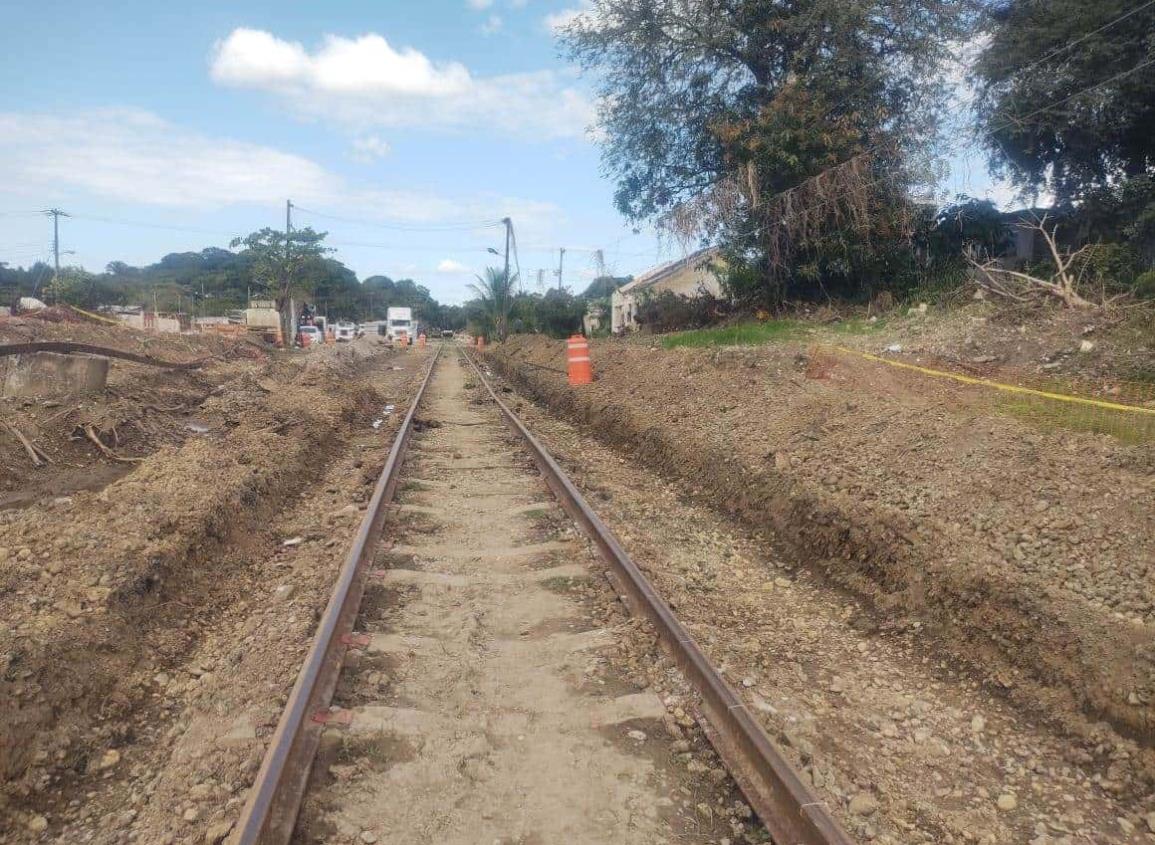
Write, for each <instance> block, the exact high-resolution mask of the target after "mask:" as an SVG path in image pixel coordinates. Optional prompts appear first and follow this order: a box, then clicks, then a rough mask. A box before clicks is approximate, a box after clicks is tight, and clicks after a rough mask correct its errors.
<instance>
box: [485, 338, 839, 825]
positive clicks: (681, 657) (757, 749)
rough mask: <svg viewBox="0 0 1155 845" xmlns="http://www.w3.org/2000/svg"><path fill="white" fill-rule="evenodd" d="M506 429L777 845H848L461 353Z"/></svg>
mask: <svg viewBox="0 0 1155 845" xmlns="http://www.w3.org/2000/svg"><path fill="white" fill-rule="evenodd" d="M465 357H466V359H467V360H468V361H469V363H470V364H472V365H473V368H474V370H475V371H476V372H477V377H478V378H479V379H480V380H481V383H482V384H483V385H485V388H486V390H488V391H489V395H490V396H491V397H492V398H493V401H494V402H496V403H497V407H498V408H500V409H501V413H502V415H503V416H504V417H505V419H506V421H507V422H508V423H509V425H510V426H511V427H512V428H513V429H514V430H515V431H516V432H517V434H518V435H520V437H521V439H522V440H523V441H525V444H526V445H527V446H528V447H529V450H530V452H531V453H532V454H533V458H534V461H535V462H536V463H537V465H538V467H539V468H540V469H541V472H542V474H543V475H544V476H545V480H546V483H547V484H549V486H550V488H551V489H552V490H553V491H554V494H555V495H556V496H557V497H558V500H559V501H560V502H561V504H562V506H563V507H564V508H565V509H566V511H567V512H568V513H569V515H570V516H571V517H572V518H573V519H574V521H575V522H577V523H578V525H580V526H581V527H582V530H583V531H585V533H586V536H587V537H589V539H590V540H592V541H593V543H594V545H596V546H597V547H598V549H599V551H600V552H601V554H602V557H603V558H605V560H606V562H608V563H609V564H610V565H611V566H612V567H613V569H612V574H613V578H614V581H615V583H616V585H617V586H619V587H620V588H621V589H622V590H624V592H625V594H626V596H627V597H628V598H629V602H630V606H631V609H632V610H633V612H634V614H635V615H641V616H644V617H646V618H647V619H649V620H650V622H652V623H653V625H654V628H655V630H656V631H657V633H658V636H659V637H660V639H661V642H662V644H663V645H664V646H665V648H666V649H667V650H668V651H669V653H670V655H671V656H672V657H673V659H674V661H675V662H676V663H677V664H678V668H679V669H680V670H681V671H682V674H683V675H684V676H685V678H686V680H688V681H689V682H690V684H691V685H692V686H693V687H694V689H695V690H696V691H697V693H698V695H700V696H701V704H700V709H701V712H702V716H703V717H704V719H703V720H700V721H701V723H702V727H703V729H704V731H705V733H706V735H707V737H709V739H710V742H711V743H712V744H713V746H714V747H715V749H717V751H718V753H719V755H721V757H722V759H723V760H724V761H725V763H726V766H727V768H728V769H729V771H730V774H731V775H732V776H733V777H734V780H735V781H736V782H737V783H738V786H739V787H740V788H741V790H742V792H743V793H744V794H745V796H746V798H747V799H748V800H749V802H750V806H751V807H753V808H754V810H755V812H757V813H758V816H759V818H760V819H761V820H762V823H763V824H764V825H765V826H766V830H767V831H769V833H770V835H771V837H773V839H774V841H775V842H776V843H778V845H852V842H853V840H851V839H850V837H849V836H848V835H847V834H846V832H845V831H843V830H842V828H841V827H840V826H839V825H838V823H837V822H836V821H835V820H834V817H833V816H832V815H831V813H830V810H829V808H828V807H827V806H826V804H825V802H823V801H822V800H821V799H820V798H819V797H818V795H817V794H816V793H814V792H813V790H811V789H810V787H808V786H807V785H806V784H805V783H804V782H803V781H802V779H801V777H800V776H799V775H798V773H797V772H796V771H795V770H794V768H793V767H792V766H791V765H790V763H789V762H788V761H787V760H786V758H784V757H783V756H782V754H781V753H780V752H779V751H778V750H777V749H776V748H775V747H774V745H773V743H772V742H771V741H770V738H769V737H768V736H767V735H766V732H765V731H764V730H763V729H762V726H761V725H759V724H758V722H757V720H756V719H755V718H754V717H753V716H752V715H751V713H750V711H749V710H748V709H747V708H746V705H745V704H743V703H742V699H741V698H740V697H739V696H738V694H737V693H736V692H735V691H734V689H733V687H731V686H730V685H729V684H728V683H726V681H725V679H724V678H723V677H722V676H721V675H720V674H719V673H718V670H717V669H715V668H714V667H713V665H712V664H711V663H710V661H709V660H708V659H707V658H706V655H705V654H703V653H702V650H701V648H699V646H698V644H697V643H696V642H695V641H694V638H693V637H692V636H691V635H690V632H689V631H687V630H686V628H685V627H684V626H683V625H682V623H681V622H679V621H678V619H677V617H676V616H675V615H674V612H673V611H672V610H671V609H670V606H669V605H668V604H666V602H665V601H663V599H662V598H661V597H660V596H659V595H658V594H657V592H656V591H655V590H654V588H653V586H652V585H651V584H650V582H649V580H648V579H647V578H646V576H645V575H644V574H643V573H642V571H641V570H640V569H639V568H638V565H637V564H636V563H634V562H633V560H631V559H630V556H629V555H628V554H626V551H625V550H624V549H623V548H622V547H621V545H620V544H619V543H618V541H617V539H616V538H615V537H614V535H613V533H612V532H611V531H610V529H609V528H608V527H607V526H606V524H605V523H604V522H602V521H601V519H600V518H599V517H598V515H597V514H596V513H594V512H593V510H592V509H591V508H590V506H589V504H588V503H587V502H586V500H585V497H583V496H582V494H581V493H580V492H579V491H578V489H577V488H576V487H575V486H574V485H573V482H571V481H570V480H569V478H568V477H567V476H566V474H565V472H563V471H562V469H561V467H559V466H558V465H557V462H556V461H554V459H553V458H552V457H550V454H549V452H547V451H546V449H545V447H544V446H542V445H541V443H539V442H538V440H537V439H536V438H535V437H534V436H533V435H532V434H530V432H529V429H527V428H526V427H525V425H523V424H522V422H521V420H519V419H518V418H517V416H516V415H515V414H514V413H513V411H511V410H510V409H509V407H508V406H507V405H506V404H505V403H504V402H502V401H501V399H500V398H499V397H498V395H497V392H496V391H495V390H494V389H493V386H492V385H491V384H490V383H489V381H488V379H486V378H485V375H484V373H482V371H481V368H480V367H479V366H478V365H477V362H476V361H474V360H473V358H472V357H471V356H470V355H468V354H466V356H465Z"/></svg>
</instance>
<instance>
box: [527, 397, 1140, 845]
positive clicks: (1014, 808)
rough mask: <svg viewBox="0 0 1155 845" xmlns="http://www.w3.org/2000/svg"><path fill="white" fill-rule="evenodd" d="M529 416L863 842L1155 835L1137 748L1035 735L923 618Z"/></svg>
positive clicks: (621, 457) (1066, 841)
mask: <svg viewBox="0 0 1155 845" xmlns="http://www.w3.org/2000/svg"><path fill="white" fill-rule="evenodd" d="M514 404H515V407H516V408H517V410H518V413H519V414H520V415H521V416H522V419H523V420H524V421H526V422H527V424H529V425H530V427H531V429H532V430H533V431H534V433H535V435H537V436H538V437H539V438H541V439H542V440H543V441H544V442H545V443H546V445H547V446H548V447H549V448H550V449H551V451H552V452H553V454H554V456H555V457H556V458H558V459H559V461H560V462H561V463H562V464H563V466H564V467H565V469H566V471H567V472H568V473H570V475H571V477H572V478H574V480H575V482H576V483H577V484H578V486H579V487H580V488H581V489H582V490H583V492H585V494H586V495H587V497H588V498H589V499H590V501H591V503H592V504H593V506H594V507H595V508H596V509H597V511H598V513H599V515H601V516H602V518H603V519H605V520H606V521H607V522H608V523H609V525H610V527H611V528H612V529H613V530H614V532H615V533H616V534H617V536H618V538H619V540H620V541H621V542H622V543H623V545H624V546H625V548H626V549H627V551H628V552H629V553H630V554H631V556H632V557H633V558H634V560H635V561H637V562H638V564H639V565H640V566H641V567H642V568H643V570H644V571H645V572H646V574H647V576H648V577H649V578H650V579H651V581H652V582H653V583H654V584H655V586H656V587H657V589H658V591H659V593H660V594H661V595H662V596H663V597H664V598H665V599H666V600H667V601H668V602H670V604H671V605H672V606H673V607H674V609H675V611H676V612H677V613H678V615H679V617H680V618H681V619H682V621H683V622H684V623H686V624H687V626H688V627H689V628H690V630H691V631H692V633H693V634H694V636H695V638H696V639H697V640H698V641H699V643H700V644H701V645H702V646H703V648H704V650H705V651H706V653H707V654H708V656H709V657H710V658H711V660H712V661H713V662H714V664H715V665H717V666H719V667H720V668H721V669H722V671H723V672H724V673H725V674H726V675H727V677H728V679H729V680H730V682H731V683H732V684H733V685H734V687H735V688H736V689H738V690H739V692H740V693H741V694H742V696H743V697H744V699H745V700H746V703H747V704H748V706H750V708H751V711H752V712H753V713H755V714H756V715H757V717H758V718H759V720H760V721H761V722H762V724H763V725H764V726H765V727H766V729H767V731H768V733H769V734H770V736H771V737H772V739H773V740H774V741H775V742H776V744H777V745H778V746H779V748H780V749H782V750H783V751H784V753H785V754H786V755H787V757H788V758H790V759H791V761H792V762H793V763H794V765H795V766H796V767H797V768H798V769H799V770H800V771H801V772H802V773H803V776H804V777H805V778H806V779H807V780H808V781H809V782H810V783H811V784H812V785H813V786H814V787H815V789H816V790H817V791H818V793H819V795H820V796H821V797H822V798H823V799H824V800H826V801H827V802H828V803H829V806H830V807H831V808H832V809H833V811H834V812H835V814H836V816H837V817H838V818H839V820H840V821H841V822H842V824H843V825H844V826H845V828H846V829H847V830H848V831H849V832H850V833H851V834H852V836H853V837H854V838H855V839H856V840H858V841H860V842H864V843H865V842H876V843H890V844H891V845H898V843H903V845H907V843H988V845H995V843H999V845H1001V843H1011V842H1021V843H1031V845H1075V843H1088V842H1094V843H1140V842H1150V841H1152V840H1153V839H1155V812H1153V811H1155V800H1153V798H1152V797H1151V796H1141V797H1136V796H1135V795H1134V792H1133V791H1132V789H1130V785H1128V784H1126V783H1125V777H1126V775H1125V772H1126V769H1127V761H1128V759H1129V758H1130V756H1131V755H1132V754H1133V753H1134V749H1133V747H1132V746H1131V744H1130V743H1128V742H1127V741H1124V740H1120V739H1118V738H1115V739H1114V740H1106V739H1104V740H1102V741H1098V742H1096V741H1072V740H1071V739H1070V738H1069V737H1066V736H1064V735H1061V734H1056V733H1055V732H1054V731H1052V730H1049V729H1047V728H1046V727H1043V726H1040V725H1038V724H1036V723H1034V722H1033V721H1032V720H1031V719H1029V718H1026V717H1025V716H1024V714H1023V713H1022V712H1021V710H1020V709H1019V708H1017V707H1015V706H1013V705H1012V704H1011V703H1010V702H1007V701H1006V700H1005V699H1004V697H1003V696H1002V695H1000V694H999V693H998V692H997V691H996V690H993V689H991V688H990V687H988V686H985V685H983V684H982V683H980V682H979V680H978V679H977V678H975V677H974V675H972V674H971V673H970V672H968V671H966V670H965V669H964V668H963V667H962V666H960V664H959V661H958V660H957V659H956V658H955V657H954V656H953V655H952V654H951V653H950V652H949V651H948V650H947V649H946V648H944V647H943V646H942V644H941V643H939V642H938V641H937V640H936V638H934V637H933V636H929V635H928V632H927V631H926V630H925V627H924V625H923V624H922V623H921V622H920V620H919V619H918V618H917V617H916V616H915V615H913V614H903V615H894V614H891V615H880V614H878V613H877V611H876V609H875V608H874V607H873V606H872V605H871V603H869V602H867V601H864V600H861V599H859V598H856V597H854V596H851V595H848V594H847V593H846V592H845V591H843V590H841V589H839V588H837V587H833V586H831V585H830V584H828V583H825V581H824V579H822V578H820V577H817V576H816V575H815V574H814V573H813V572H811V571H810V570H809V569H807V568H806V567H805V566H804V565H801V563H800V562H799V561H797V560H796V559H794V558H793V557H792V556H791V555H789V554H788V552H787V548H788V547H784V548H780V547H779V544H778V543H777V542H776V540H775V537H774V536H773V535H772V534H769V533H767V532H763V531H756V530H750V529H749V528H747V527H744V526H742V525H740V524H738V523H737V522H735V521H734V520H732V519H729V518H727V517H724V516H721V515H720V514H719V513H718V512H717V511H716V510H715V509H713V508H710V507H708V506H706V505H703V504H701V503H697V502H694V501H693V500H692V497H690V496H687V495H686V491H685V488H684V487H683V486H682V485H680V484H677V483H672V482H670V481H668V480H666V479H663V478H661V477H659V476H658V475H656V474H655V473H653V472H652V471H650V470H648V469H646V468H644V467H641V466H638V464H637V461H636V460H634V459H633V458H632V457H631V456H630V455H629V454H628V453H627V452H625V451H624V450H617V449H613V448H609V447H607V446H605V445H601V444H598V443H594V442H591V441H590V439H589V437H588V436H587V434H586V433H585V432H583V431H581V430H579V429H577V428H575V427H573V426H571V425H569V424H568V423H565V422H562V421H560V420H558V419H557V418H556V417H555V416H553V415H552V414H550V413H549V412H548V411H545V410H543V409H542V408H540V407H538V406H535V405H533V404H531V403H530V402H528V401H521V400H518V399H514ZM742 835H744V834H741V835H737V836H736V837H735V840H734V841H736V842H737V841H743V840H742V838H741V836H742Z"/></svg>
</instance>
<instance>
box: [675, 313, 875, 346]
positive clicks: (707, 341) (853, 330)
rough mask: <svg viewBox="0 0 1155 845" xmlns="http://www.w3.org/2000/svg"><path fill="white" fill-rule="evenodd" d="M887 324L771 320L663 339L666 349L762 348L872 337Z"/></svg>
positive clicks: (681, 334) (679, 334)
mask: <svg viewBox="0 0 1155 845" xmlns="http://www.w3.org/2000/svg"><path fill="white" fill-rule="evenodd" d="M885 325H886V321H885V320H875V321H874V322H870V321H869V320H864V319H861V318H858V317H855V318H854V319H851V320H839V321H838V322H837V323H829V324H827V325H818V324H815V323H807V322H805V321H803V320H790V319H786V320H768V321H766V322H765V323H757V322H750V323H739V324H738V325H736V326H723V327H721V328H716V329H696V330H694V331H689V332H678V333H677V334H669V335H666V336H664V337H663V338H662V346H663V348H665V349H677V348H678V347H710V346H761V345H762V344H764V343H781V342H784V341H791V340H799V339H800V338H802V337H804V336H806V335H808V334H809V335H816V334H817V335H821V334H823V333H830V334H833V335H838V336H843V337H849V336H854V335H866V334H873V333H874V332H877V331H879V330H881V329H882V328H883V327H884V326H885Z"/></svg>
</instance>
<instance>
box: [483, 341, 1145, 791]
mask: <svg viewBox="0 0 1155 845" xmlns="http://www.w3.org/2000/svg"><path fill="white" fill-rule="evenodd" d="M592 355H593V359H594V365H595V372H596V373H597V375H598V381H597V383H595V384H594V385H592V386H590V387H589V388H584V389H582V390H580V391H576V390H573V389H571V388H569V387H568V386H567V385H566V384H565V379H564V376H561V375H560V374H557V373H555V372H551V370H550V369H545V368H555V369H564V344H560V343H557V342H551V341H546V340H542V339H526V338H517V339H514V340H511V341H510V342H508V343H507V344H505V345H504V346H503V347H501V348H499V349H497V350H496V351H492V352H491V353H490V354H489V356H488V360H489V361H490V362H491V363H492V364H493V365H494V366H495V367H496V368H498V369H499V370H501V371H502V372H503V373H505V374H506V375H508V376H509V377H510V378H511V379H512V380H513V381H514V382H515V383H516V384H517V386H518V387H519V388H520V389H522V390H524V391H525V392H526V395H528V396H530V397H532V398H534V399H535V400H537V401H540V402H542V403H543V404H545V405H547V406H549V407H550V408H551V409H553V410H555V411H558V412H561V413H562V414H563V415H565V416H567V417H568V418H570V419H572V420H574V421H577V422H578V423H580V424H581V425H582V426H583V428H584V430H586V431H587V432H592V433H594V434H596V435H597V436H598V437H599V438H600V439H602V440H603V441H604V442H607V443H613V444H615V445H616V446H618V447H620V448H622V450H623V452H624V453H625V454H627V455H629V457H630V460H631V461H632V462H633V463H635V464H641V465H645V466H649V467H652V468H654V469H656V470H658V471H660V472H661V473H663V474H664V475H665V476H666V477H667V478H669V479H671V480H674V481H676V482H677V483H678V484H679V485H680V486H681V488H682V489H684V490H685V491H687V492H688V493H690V494H692V495H695V496H697V497H699V498H700V499H701V500H702V501H706V502H709V503H710V504H711V505H713V506H715V507H717V508H718V509H720V510H721V511H723V512H725V513H727V514H729V515H731V516H734V517H737V518H739V519H741V520H743V521H744V523H745V524H747V525H749V526H752V527H754V528H756V529H758V530H768V531H771V532H772V533H773V536H774V540H775V542H776V543H777V544H778V546H779V548H781V549H782V553H783V555H784V556H785V557H786V558H787V559H788V560H792V561H794V562H797V563H798V564H800V565H805V566H806V567H807V568H808V569H809V571H811V572H812V573H814V575H816V576H817V577H819V578H820V579H821V580H822V581H823V582H825V583H828V584H831V585H837V586H839V587H842V588H847V589H849V590H851V591H852V592H853V593H855V594H857V595H858V596H860V597H862V598H864V599H866V600H868V601H869V602H870V604H871V606H872V607H873V609H874V614H875V618H876V620H877V624H879V625H883V626H886V627H888V628H900V629H901V628H907V627H909V626H911V625H913V624H915V623H916V622H917V623H918V625H919V626H920V627H919V631H920V633H919V636H920V637H924V638H929V639H931V640H933V641H935V642H938V643H941V644H942V645H943V646H944V648H946V649H947V650H948V652H949V653H950V654H951V655H952V657H953V659H954V660H956V661H958V664H959V668H960V669H965V670H966V672H968V673H973V677H974V678H976V679H977V680H978V682H980V683H981V685H982V687H983V689H985V690H988V691H990V692H991V693H992V694H996V695H998V696H1000V697H1004V698H1007V699H1010V700H1013V701H1014V702H1015V703H1016V704H1017V705H1018V706H1020V707H1021V708H1023V709H1024V710H1025V711H1027V712H1030V713H1032V714H1034V715H1036V716H1038V717H1041V718H1044V719H1047V720H1049V721H1050V722H1051V723H1052V724H1054V725H1056V726H1058V727H1059V728H1061V729H1062V730H1065V731H1068V732H1069V733H1070V734H1071V735H1074V736H1077V737H1081V738H1082V739H1084V740H1086V741H1088V742H1094V743H1096V744H1102V745H1104V746H1105V747H1110V748H1119V749H1122V751H1121V752H1120V755H1119V757H1118V760H1117V761H1116V765H1115V767H1114V768H1113V770H1112V774H1111V776H1109V777H1108V778H1107V779H1108V781H1109V782H1110V786H1111V788H1112V789H1115V790H1118V791H1121V792H1126V793H1128V794H1130V795H1132V796H1140V795H1142V794H1144V792H1145V790H1146V789H1148V788H1149V785H1150V783H1151V774H1152V772H1155V764H1153V762H1152V760H1153V757H1152V753H1151V741H1152V739H1153V737H1155V734H1153V733H1152V721H1151V720H1152V716H1153V715H1155V712H1153V710H1152V700H1153V697H1155V663H1153V655H1155V628H1153V627H1152V625H1153V623H1155V591H1153V588H1152V574H1153V573H1152V566H1153V564H1155V537H1153V535H1152V532H1151V530H1150V513H1151V507H1150V503H1151V502H1152V501H1155V475H1153V473H1152V468H1153V467H1155V451H1153V450H1152V448H1151V447H1150V446H1142V445H1140V446H1129V445H1126V444H1124V443H1121V442H1119V441H1116V440H1113V439H1111V438H1109V437H1106V436H1103V435H1093V434H1081V433H1075V432H1057V431H1048V430H1044V429H1041V428H1036V427H1033V426H1030V425H1028V424H1025V423H1022V422H1020V421H1018V420H1017V419H1014V418H1010V417H1006V416H1001V415H998V414H995V413H993V410H992V408H991V406H990V403H989V402H985V401H984V400H983V399H982V397H981V396H977V395H976V394H975V393H974V392H973V391H970V390H969V389H956V388H954V387H953V386H950V385H944V383H942V382H939V381H928V380H922V379H921V377H912V376H909V375H907V374H905V373H899V372H897V371H895V370H893V369H891V368H888V367H885V366H882V365H878V364H871V363H869V362H864V361H861V360H858V359H854V358H850V357H829V358H825V359H823V360H821V361H816V360H815V359H814V356H813V355H812V354H811V353H810V351H809V349H808V347H806V346H797V345H778V346H771V347H761V348H748V349H735V348H727V349H719V350H693V349H681V350H671V351H663V350H660V349H658V348H653V347H649V346H646V345H643V344H641V343H638V342H629V343H619V342H615V341H604V342H595V343H594V344H593V352H592ZM623 471H628V470H627V469H623ZM1108 726H1111V727H1113V728H1114V729H1115V731H1117V732H1118V733H1115V732H1114V731H1112V730H1109V729H1108ZM1119 735H1122V736H1126V737H1129V738H1130V740H1122V739H1120V738H1119Z"/></svg>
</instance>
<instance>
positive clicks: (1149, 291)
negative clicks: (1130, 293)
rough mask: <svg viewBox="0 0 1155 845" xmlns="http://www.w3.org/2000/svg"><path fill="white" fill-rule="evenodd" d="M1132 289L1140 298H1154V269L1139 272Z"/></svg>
mask: <svg viewBox="0 0 1155 845" xmlns="http://www.w3.org/2000/svg"><path fill="white" fill-rule="evenodd" d="M1133 290H1134V291H1135V295H1136V296H1137V297H1139V298H1140V299H1155V270H1148V271H1147V272H1146V273H1140V274H1139V276H1138V277H1137V278H1136V279H1135V286H1134V288H1133Z"/></svg>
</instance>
